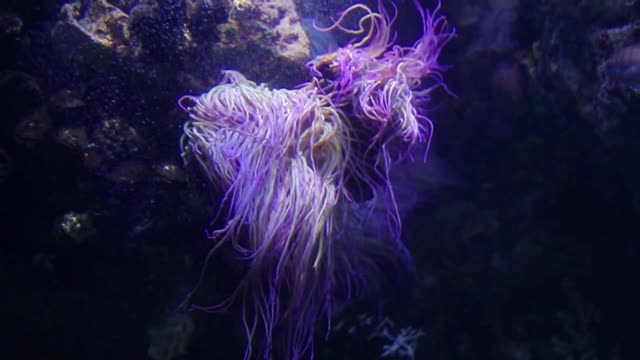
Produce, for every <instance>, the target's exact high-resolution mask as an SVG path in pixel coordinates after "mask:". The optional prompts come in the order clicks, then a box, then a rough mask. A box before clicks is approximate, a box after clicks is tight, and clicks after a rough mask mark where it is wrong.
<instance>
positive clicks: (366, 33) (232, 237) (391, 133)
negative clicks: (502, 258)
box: [179, 1, 452, 360]
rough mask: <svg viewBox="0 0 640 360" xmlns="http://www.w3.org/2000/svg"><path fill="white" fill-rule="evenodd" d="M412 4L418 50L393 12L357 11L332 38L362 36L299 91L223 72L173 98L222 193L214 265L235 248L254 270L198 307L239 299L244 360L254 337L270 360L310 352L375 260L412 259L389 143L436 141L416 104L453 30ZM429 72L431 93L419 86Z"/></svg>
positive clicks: (371, 273) (186, 142)
mask: <svg viewBox="0 0 640 360" xmlns="http://www.w3.org/2000/svg"><path fill="white" fill-rule="evenodd" d="M416 5H417V6H418V9H419V11H420V14H421V15H422V19H423V23H424V34H423V36H422V38H421V39H420V40H418V41H417V42H416V43H415V44H414V46H413V47H409V48H403V47H399V46H394V45H393V37H392V36H391V26H392V24H393V20H394V19H395V16H394V17H390V16H389V14H388V13H387V12H386V11H385V9H384V7H383V6H382V4H381V3H379V12H377V13H376V12H373V11H371V10H370V9H369V8H368V7H366V6H364V5H361V4H359V5H354V6H352V7H350V8H349V9H347V10H345V11H344V12H343V13H342V14H341V16H340V18H339V19H338V20H337V21H336V22H335V23H334V24H333V25H332V26H331V27H329V28H327V29H324V30H326V31H331V30H334V29H337V30H342V31H345V32H347V33H350V34H354V35H362V38H361V39H360V40H358V41H357V42H355V41H354V42H353V43H352V44H350V45H348V46H346V47H344V48H342V49H339V50H337V51H336V52H334V53H331V54H327V55H324V56H321V57H319V58H316V59H314V60H313V61H311V62H310V64H309V67H310V68H311V69H312V70H313V74H314V78H313V80H312V81H310V82H309V83H307V84H304V85H302V86H301V87H299V88H298V89H295V90H284V89H270V88H268V87H267V86H265V85H258V84H256V83H254V82H251V81H249V80H247V79H246V78H245V77H244V76H242V75H241V74H240V73H238V72H235V71H226V72H224V77H223V80H222V82H221V83H220V84H218V85H217V86H215V87H214V88H212V89H211V90H210V91H209V92H207V93H205V94H202V95H200V96H184V97H182V98H181V99H180V100H179V104H180V106H181V107H182V108H183V109H184V110H185V111H187V112H188V113H189V115H190V120H189V121H187V122H186V123H185V125H184V136H183V138H182V145H183V149H184V151H185V155H186V154H192V155H193V157H195V159H197V161H198V162H199V163H200V165H201V167H202V168H203V169H204V171H205V172H206V174H207V175H208V177H209V179H210V180H211V181H212V182H213V183H214V184H216V185H218V186H219V187H221V188H222V189H224V191H225V194H226V195H225V197H224V202H225V203H226V204H227V205H228V206H227V208H228V210H229V214H228V217H227V221H226V224H225V226H223V227H222V228H220V229H217V230H215V231H214V232H212V233H211V234H210V237H211V238H212V239H214V240H215V241H216V244H215V246H214V248H213V249H212V251H211V253H210V254H209V257H210V256H211V255H212V254H213V253H214V252H215V251H216V250H217V249H218V248H219V247H220V246H222V245H224V244H231V245H232V246H233V247H234V249H235V250H236V251H237V253H238V254H240V255H241V258H242V259H244V260H245V261H246V263H247V265H248V266H247V272H246V274H245V275H244V277H243V279H242V281H241V282H240V284H239V285H238V287H237V289H236V291H234V293H233V294H232V295H231V296H230V297H229V298H228V299H227V300H226V301H223V302H221V303H219V304H216V305H213V306H200V305H193V304H191V307H192V308H193V309H200V310H205V311H212V312H217V311H224V310H225V309H227V308H228V306H229V305H230V304H231V303H232V302H233V301H234V300H235V299H236V298H238V297H239V298H241V299H242V305H243V307H242V308H243V324H244V327H245V331H246V334H247V337H248V345H247V349H246V352H245V359H249V358H250V357H251V355H252V351H253V347H252V345H253V341H252V340H253V338H254V335H256V334H257V333H259V334H260V336H261V338H263V339H264V346H263V347H262V352H264V357H265V358H278V359H281V358H282V359H293V360H296V359H300V358H302V357H304V356H311V357H312V356H313V337H314V330H315V328H316V323H317V321H318V320H319V319H321V318H322V317H323V316H326V317H327V318H329V317H330V315H331V313H332V309H333V308H334V307H335V305H336V304H337V303H340V302H342V301H347V300H348V299H349V298H351V297H352V294H354V292H356V291H358V290H360V289H363V288H367V287H375V283H376V281H377V277H378V276H379V275H380V274H382V273H384V272H387V271H388V270H389V269H387V268H380V265H379V263H378V260H379V259H381V258H386V259H388V260H389V263H391V264H397V263H399V261H398V260H408V258H409V257H408V254H407V252H406V249H405V247H404V246H403V245H402V243H401V242H400V216H399V214H398V208H397V204H396V200H395V198H394V192H393V188H392V186H391V184H390V177H389V174H390V171H391V170H392V165H393V162H394V160H395V155H394V153H393V152H392V151H391V149H392V146H391V145H392V142H394V143H400V144H404V148H410V147H411V146H412V145H413V144H415V143H418V142H423V143H425V142H426V143H427V144H428V142H429V140H430V137H431V134H432V125H431V121H430V120H429V119H428V118H427V117H426V116H425V115H424V111H423V110H422V109H421V105H422V104H423V103H424V102H426V101H427V100H428V97H429V93H430V91H431V90H432V89H433V87H434V86H439V85H442V78H441V75H440V72H441V70H442V67H441V66H440V65H439V64H438V62H437V57H438V55H439V53H440V50H441V48H442V46H443V45H444V43H446V41H447V40H448V39H450V38H451V36H452V32H451V31H449V30H447V26H446V21H445V19H444V18H443V17H440V16H437V15H436V12H437V9H436V12H434V13H429V12H424V10H423V9H422V7H420V6H419V4H418V3H417V1H416ZM355 11H363V12H364V15H363V16H362V17H361V19H360V22H359V29H357V30H350V29H347V28H345V27H344V26H343V25H342V22H343V19H344V17H345V16H347V15H349V14H352V13H354V12H355ZM327 69H328V70H329V72H328V73H327V71H326V70H327ZM424 78H433V79H435V80H436V81H435V85H431V86H427V87H421V84H422V80H423V79H424ZM361 129H365V131H364V132H362V131H360V130H361ZM371 129H373V132H372V131H370V130H371ZM369 134H372V136H369ZM362 143H366V144H369V145H366V146H364V147H362V146H360V144H362ZM401 153H404V154H408V153H409V152H408V151H403V152H401ZM380 213H382V214H385V213H386V214H387V219H388V222H385V221H384V220H383V221H380V216H379V214H380ZM383 217H384V215H383ZM374 225H375V226H376V228H375V229H376V230H374V231H372V230H371V228H372V227H373V226H374ZM367 228H369V229H368V230H367ZM241 231H242V233H241ZM200 280H201V281H202V278H201V279H200ZM196 288H197V287H196ZM187 300H188V301H189V299H187ZM274 339H275V340H274Z"/></svg>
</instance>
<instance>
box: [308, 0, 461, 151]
mask: <svg viewBox="0 0 640 360" xmlns="http://www.w3.org/2000/svg"><path fill="white" fill-rule="evenodd" d="M414 4H415V6H416V7H417V9H418V11H419V14H420V17H421V19H422V24H423V34H422V37H421V38H420V39H418V40H417V41H416V42H415V43H414V45H413V46H410V47H402V46H398V45H393V43H394V41H395V38H396V35H395V34H394V35H393V36H392V35H391V33H392V29H391V28H392V26H393V23H394V22H395V19H396V15H397V14H396V13H395V12H394V15H393V16H390V15H389V13H388V12H387V11H386V10H385V9H384V6H383V5H382V1H378V12H377V13H376V12H374V11H372V10H371V9H370V8H369V7H367V6H365V5H362V4H357V5H353V6H351V7H349V8H348V9H346V10H345V11H344V12H343V13H342V14H341V15H340V17H339V18H338V20H336V21H335V22H334V24H333V25H331V26H329V27H327V28H323V29H320V30H322V31H332V30H341V31H343V32H345V33H347V34H350V35H358V36H363V38H362V39H361V40H360V41H358V42H355V43H353V44H350V45H347V46H345V47H343V48H340V49H338V50H337V51H335V52H333V53H330V54H326V55H323V56H319V57H317V58H315V59H313V60H311V61H310V62H309V63H308V64H307V66H308V67H309V68H310V69H311V71H312V72H313V73H314V75H315V76H316V77H318V78H324V79H326V80H328V81H327V82H326V83H328V85H326V87H325V91H326V92H327V93H330V94H332V99H333V101H334V102H335V103H336V104H338V105H339V106H340V107H342V108H344V107H345V106H350V107H351V108H352V111H353V115H354V116H355V117H356V118H358V119H360V120H361V121H363V122H364V125H365V126H367V127H369V128H372V129H373V130H374V132H375V135H374V137H373V139H371V140H372V145H374V144H383V145H384V144H388V143H390V142H391V141H393V140H394V139H395V138H400V139H401V140H402V142H403V143H406V144H408V145H409V146H411V145H413V144H415V143H416V142H426V143H427V151H426V152H425V161H426V154H427V153H428V149H429V144H430V142H431V137H432V135H433V124H432V122H431V120H430V119H429V118H428V117H427V116H426V115H424V114H421V115H420V114H418V113H417V111H416V108H418V107H420V106H421V105H423V104H425V103H427V102H428V101H429V99H430V98H429V95H430V93H431V91H432V90H433V89H435V88H437V87H439V86H445V85H444V82H443V79H442V71H443V70H444V69H445V67H444V66H442V65H441V64H439V62H438V57H439V56H440V52H441V50H442V48H443V46H444V45H445V44H446V43H447V42H448V41H449V40H450V39H451V38H452V37H453V36H454V35H455V31H454V30H450V29H449V27H448V23H447V20H446V18H445V17H444V16H440V15H438V12H439V10H440V5H441V4H440V3H438V6H437V7H436V9H435V10H434V11H433V12H429V11H428V10H425V9H424V8H422V6H421V5H420V3H419V2H418V0H414ZM359 10H360V11H364V12H365V14H364V15H363V16H362V17H361V18H360V21H359V22H358V29H356V30H354V29H348V28H346V27H344V26H343V22H344V20H345V18H346V17H347V16H348V15H350V14H352V13H354V12H356V11H359ZM394 10H396V12H397V8H396V7H395V5H394ZM366 24H368V25H369V27H368V29H367V28H366ZM425 79H431V80H432V84H431V85H428V86H426V87H422V84H423V81H424V80H425ZM421 87H422V88H421ZM419 88H420V89H419ZM445 88H446V86H445ZM387 148H388V147H387ZM381 155H383V156H385V155H386V156H391V154H390V153H389V152H385V151H383V152H382V153H381ZM379 160H381V161H382V160H383V159H379ZM388 160H392V159H388Z"/></svg>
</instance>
